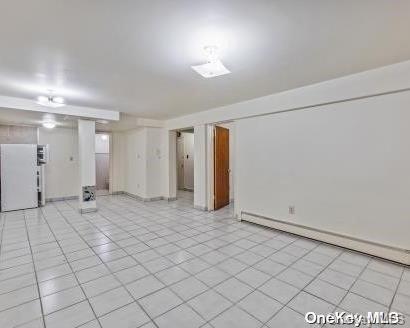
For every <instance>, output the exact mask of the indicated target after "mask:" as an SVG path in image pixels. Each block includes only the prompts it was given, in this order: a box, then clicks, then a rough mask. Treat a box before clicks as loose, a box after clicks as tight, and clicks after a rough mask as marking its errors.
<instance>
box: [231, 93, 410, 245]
mask: <svg viewBox="0 0 410 328" xmlns="http://www.w3.org/2000/svg"><path fill="white" fill-rule="evenodd" d="M409 104H410V92H409V91H405V92H399V93H396V94H389V95H381V96H375V97H370V98H364V99H359V100H353V101H346V102H340V103H337V104H332V105H324V106H320V107H317V108H314V109H305V110H296V111H290V112H282V113H276V114H271V115H266V116H260V117H254V118H248V119H242V120H238V121H237V122H236V149H237V151H236V158H237V160H236V184H237V186H236V189H235V191H236V195H235V202H236V204H235V208H236V209H235V211H236V212H237V213H238V214H239V213H240V212H241V211H246V212H250V213H254V214H258V215H262V216H266V217H269V218H274V219H280V220H283V221H287V222H290V223H295V224H300V225H303V226H307V227H311V228H315V229H322V230H326V231H330V232H334V233H337V234H342V235H346V236H349V237H353V238H359V239H363V240H368V241H372V242H375V243H379V244H382V245H387V246H392V247H398V248H403V249H407V250H408V249H410V238H409V231H410V220H409V213H410V202H409V199H410V188H409V185H410V174H409V167H410V144H409V140H410V129H409V124H408V123H409V122H410V111H409V110H408V106H409ZM290 206H293V207H294V209H295V214H294V215H292V214H289V207H290Z"/></svg>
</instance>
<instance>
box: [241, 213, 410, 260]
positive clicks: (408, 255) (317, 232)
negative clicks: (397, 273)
mask: <svg viewBox="0 0 410 328" xmlns="http://www.w3.org/2000/svg"><path fill="white" fill-rule="evenodd" d="M240 218H241V220H244V221H247V222H251V223H255V224H259V225H263V226H266V227H270V228H274V229H277V230H281V231H285V232H290V233H293V234H295V235H299V236H303V237H307V238H311V239H314V240H318V241H322V242H325V243H328V244H332V245H335V246H340V247H344V248H348V249H351V250H355V251H358V252H362V253H366V254H370V255H373V256H377V257H380V258H384V259H387V260H390V261H394V262H398V263H401V264H405V265H410V250H409V249H404V248H400V247H396V246H390V245H385V244H381V243H378V242H374V241H370V240H365V239H360V238H356V237H351V236H348V235H344V234H340V233H336V232H332V231H326V230H322V229H318V228H314V227H309V226H305V225H302V224H297V223H293V222H287V221H283V220H279V219H273V218H269V217H266V216H263V215H259V214H255V213H249V212H245V211H241V216H240Z"/></svg>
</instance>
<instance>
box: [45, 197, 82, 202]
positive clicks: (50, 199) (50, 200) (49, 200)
mask: <svg viewBox="0 0 410 328" xmlns="http://www.w3.org/2000/svg"><path fill="white" fill-rule="evenodd" d="M75 199H78V196H67V197H51V198H46V203H52V202H61V201H64V200H75Z"/></svg>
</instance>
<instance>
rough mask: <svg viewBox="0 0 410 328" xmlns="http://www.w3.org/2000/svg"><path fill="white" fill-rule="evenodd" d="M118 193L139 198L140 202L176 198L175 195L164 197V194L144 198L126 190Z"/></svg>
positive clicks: (172, 199)
mask: <svg viewBox="0 0 410 328" xmlns="http://www.w3.org/2000/svg"><path fill="white" fill-rule="evenodd" d="M118 195H125V196H128V197H131V198H134V199H137V200H140V201H142V202H156V201H159V200H166V201H174V200H176V199H177V198H176V197H164V196H158V197H146V198H144V197H141V196H138V195H135V194H131V193H129V192H127V191H121V192H120V193H118Z"/></svg>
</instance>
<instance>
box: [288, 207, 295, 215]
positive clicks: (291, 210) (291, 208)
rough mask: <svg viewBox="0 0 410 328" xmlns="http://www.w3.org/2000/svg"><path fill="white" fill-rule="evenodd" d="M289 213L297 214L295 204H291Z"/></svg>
mask: <svg viewBox="0 0 410 328" xmlns="http://www.w3.org/2000/svg"><path fill="white" fill-rule="evenodd" d="M289 214H290V215H293V214H295V206H293V205H290V206H289Z"/></svg>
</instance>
